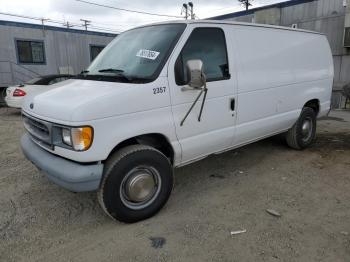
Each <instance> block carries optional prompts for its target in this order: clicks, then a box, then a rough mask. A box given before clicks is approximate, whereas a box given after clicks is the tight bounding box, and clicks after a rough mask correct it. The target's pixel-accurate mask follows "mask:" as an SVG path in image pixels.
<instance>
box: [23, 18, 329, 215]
mask: <svg viewBox="0 0 350 262" xmlns="http://www.w3.org/2000/svg"><path fill="white" fill-rule="evenodd" d="M333 71H334V70H333V61H332V55H331V51H330V47H329V44H328V41H327V39H326V37H325V36H324V35H322V34H320V33H316V32H309V31H303V30H297V29H292V28H285V27H277V26H268V25H257V24H247V23H232V22H223V21H205V20H203V21H201V20H192V21H178V22H169V23H159V24H153V25H148V26H143V27H139V28H135V29H132V30H129V31H126V32H124V33H122V34H120V35H119V36H117V37H116V38H115V39H114V40H113V41H112V42H111V43H110V44H109V45H108V46H107V47H106V48H105V49H104V50H103V51H102V52H101V53H100V54H99V55H98V57H97V58H96V59H95V60H94V61H93V62H92V64H91V65H90V66H89V67H88V68H87V69H86V70H84V71H83V72H82V73H81V74H80V75H78V76H77V77H75V79H70V80H68V81H65V82H62V83H58V84H57V88H55V89H52V90H50V91H47V92H45V93H42V94H39V95H36V96H34V97H28V98H27V99H26V100H25V103H24V106H23V111H22V112H23V121H24V126H25V128H26V133H25V134H24V135H23V137H22V139H21V145H22V149H23V152H24V154H25V156H26V157H27V158H28V159H29V160H30V161H31V162H32V163H33V164H34V165H35V166H37V167H38V168H39V169H40V170H42V171H43V172H44V173H45V174H47V177H48V178H49V179H50V180H51V181H53V182H54V183H56V184H58V185H60V186H62V187H64V188H66V189H68V190H71V191H74V192H81V191H97V196H98V199H99V202H100V204H101V206H102V208H103V210H104V211H105V212H106V213H107V214H108V215H109V216H110V217H112V218H113V219H117V220H120V221H124V222H135V221H139V220H142V219H146V218H148V217H151V216H152V215H154V214H155V213H156V212H157V211H159V210H160V209H161V208H162V206H163V205H164V204H165V203H166V201H167V199H168V198H169V196H170V193H171V191H172V188H173V183H174V180H173V171H174V168H176V167H180V166H183V165H187V164H189V163H192V162H194V161H197V160H199V159H202V158H204V157H206V156H208V155H210V154H216V153H219V152H223V151H226V150H231V149H234V148H237V147H240V146H242V145H246V144H248V143H252V142H254V141H257V140H260V139H263V138H266V137H269V136H273V135H276V134H281V133H282V134H284V135H285V137H286V141H287V144H288V145H289V146H290V147H292V148H295V149H299V150H300V149H303V148H305V147H307V146H309V145H310V144H311V143H312V142H313V141H314V139H315V133H316V119H317V118H318V117H322V116H325V115H326V114H327V113H328V111H329V110H330V97H331V91H332V83H333V74H334V73H333Z"/></svg>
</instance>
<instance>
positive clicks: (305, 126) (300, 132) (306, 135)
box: [286, 107, 316, 150]
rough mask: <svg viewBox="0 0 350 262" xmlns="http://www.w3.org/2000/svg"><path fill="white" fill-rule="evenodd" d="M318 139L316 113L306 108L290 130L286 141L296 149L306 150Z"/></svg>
mask: <svg viewBox="0 0 350 262" xmlns="http://www.w3.org/2000/svg"><path fill="white" fill-rule="evenodd" d="M315 137H316V112H315V111H314V110H313V109H312V108H310V107H304V108H303V110H302V111H301V114H300V116H299V119H298V120H297V122H296V123H295V124H294V125H293V127H292V128H291V129H289V130H288V132H287V134H286V141H287V144H288V146H290V147H291V148H294V149H299V150H301V149H304V148H306V147H308V146H309V145H311V144H312V143H313V142H314V140H315Z"/></svg>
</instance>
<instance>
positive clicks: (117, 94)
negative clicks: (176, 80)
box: [22, 78, 170, 123]
mask: <svg viewBox="0 0 350 262" xmlns="http://www.w3.org/2000/svg"><path fill="white" fill-rule="evenodd" d="M160 79H162V78H160ZM158 81H160V82H162V83H163V85H164V82H165V81H166V78H164V80H157V81H156V82H158ZM154 84H157V83H154V82H153V83H147V84H133V83H119V82H105V81H94V80H85V79H83V80H82V79H70V80H67V81H64V82H62V83H57V84H55V88H53V89H51V90H49V91H47V92H44V93H40V94H38V95H35V96H31V97H27V98H26V99H25V100H24V104H23V106H22V109H23V110H24V111H25V112H26V113H28V114H32V115H33V116H37V117H39V118H40V117H42V118H45V119H46V120H49V121H50V120H51V121H53V122H54V121H56V120H57V122H58V123H59V122H61V123H62V122H84V121H89V120H95V119H101V118H106V117H111V116H114V115H120V114H125V113H132V112H137V111H140V110H149V109H152V108H153V107H156V106H157V103H152V102H153V101H152V97H154V96H152V97H151V98H150V100H151V101H150V103H147V104H146V105H145V104H144V103H143V106H142V108H141V107H140V106H141V103H139V102H137V101H139V100H140V97H141V98H142V99H144V98H146V97H145V96H147V95H149V94H151V92H149V90H150V88H151V87H152V86H154ZM159 84H160V83H159ZM147 86H148V87H149V88H147ZM169 99H170V98H169ZM167 103H169V102H167ZM162 104H163V102H162ZM164 105H165V104H163V106H164ZM158 106H159V103H158Z"/></svg>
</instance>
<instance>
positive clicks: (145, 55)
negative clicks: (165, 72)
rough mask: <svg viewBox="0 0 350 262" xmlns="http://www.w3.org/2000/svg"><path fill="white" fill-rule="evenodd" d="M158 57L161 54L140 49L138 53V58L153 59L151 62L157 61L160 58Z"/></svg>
mask: <svg viewBox="0 0 350 262" xmlns="http://www.w3.org/2000/svg"><path fill="white" fill-rule="evenodd" d="M158 55H159V52H157V51H152V50H147V49H140V50H139V51H138V52H137V53H136V56H138V57H142V58H147V59H151V60H155V59H156V58H157V57H158Z"/></svg>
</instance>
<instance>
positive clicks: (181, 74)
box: [175, 27, 230, 85]
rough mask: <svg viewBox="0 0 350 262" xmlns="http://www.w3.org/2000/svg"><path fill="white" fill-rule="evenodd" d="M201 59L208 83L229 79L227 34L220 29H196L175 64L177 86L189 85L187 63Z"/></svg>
mask: <svg viewBox="0 0 350 262" xmlns="http://www.w3.org/2000/svg"><path fill="white" fill-rule="evenodd" d="M191 59H200V60H202V62H203V68H204V73H205V75H206V78H207V82H210V81H218V80H223V79H229V78H230V74H229V67H228V60H227V50H226V40H225V34H224V32H223V30H222V29H220V28H211V27H209V28H196V29H194V30H193V31H192V33H191V35H190V37H189V38H188V40H187V42H186V44H185V46H184V47H183V49H182V51H181V53H180V55H179V57H178V58H177V60H176V64H175V81H176V84H177V85H184V84H186V83H187V81H188V79H187V75H186V73H185V72H186V62H187V61H188V60H191Z"/></svg>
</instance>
